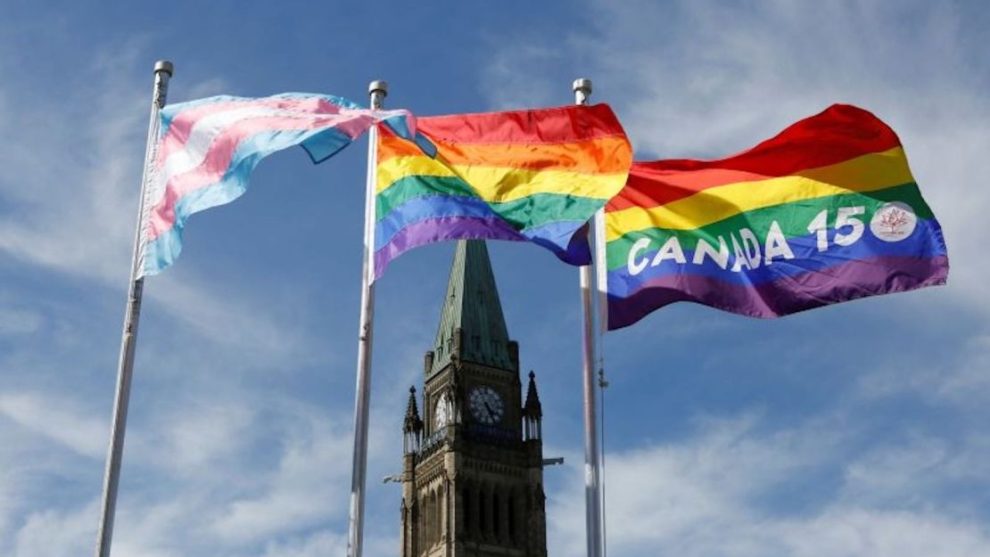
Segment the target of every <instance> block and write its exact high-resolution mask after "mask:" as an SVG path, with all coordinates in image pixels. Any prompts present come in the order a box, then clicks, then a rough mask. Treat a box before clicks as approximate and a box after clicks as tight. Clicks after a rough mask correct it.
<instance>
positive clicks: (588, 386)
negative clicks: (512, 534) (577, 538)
mask: <svg viewBox="0 0 990 557" xmlns="http://www.w3.org/2000/svg"><path fill="white" fill-rule="evenodd" d="M572 88H573V90H574V102H575V103H576V104H586V103H587V102H588V97H589V96H591V80H590V79H576V80H574V84H573V86H572ZM578 273H579V282H580V286H581V308H582V310H583V313H584V327H583V333H584V334H583V337H582V342H583V345H582V346H583V348H584V357H583V366H582V378H583V382H584V507H585V510H584V514H585V533H586V537H587V543H588V557H600V556H601V548H602V542H601V499H600V497H599V495H600V493H599V490H598V477H599V470H598V447H597V443H598V435H597V433H596V432H595V428H596V423H595V364H596V360H595V337H596V334H595V324H594V306H593V303H592V293H591V288H592V286H591V285H592V280H593V273H592V268H591V266H590V265H584V266H582V267H580V269H579V270H578Z"/></svg>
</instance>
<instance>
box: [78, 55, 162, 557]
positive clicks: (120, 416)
mask: <svg viewBox="0 0 990 557" xmlns="http://www.w3.org/2000/svg"><path fill="white" fill-rule="evenodd" d="M172 72H173V67H172V63H171V62H169V61H167V60H159V61H158V62H155V81H154V90H153V93H152V97H151V117H150V120H149V122H148V143H147V145H146V147H145V151H144V170H143V171H142V176H141V195H140V201H139V203H138V219H137V229H136V230H135V231H134V254H133V255H132V257H131V277H130V288H129V289H128V292H127V309H126V311H125V313H124V331H123V335H122V337H121V339H120V358H119V360H118V363H117V391H116V394H115V395H114V407H113V422H112V426H111V435H110V447H109V449H108V450H107V464H106V470H105V472H104V475H103V501H102V505H101V509H102V514H101V516H100V529H99V534H98V536H97V540H96V557H110V543H111V541H112V539H113V519H114V512H115V511H116V508H117V487H118V486H119V484H120V464H121V460H122V458H123V454H124V429H125V428H126V427H127V406H128V404H129V402H130V398H131V377H132V375H133V372H134V352H135V349H136V343H137V332H138V321H139V319H140V317H141V297H142V295H143V293H144V278H136V277H137V275H138V273H137V271H138V269H137V266H138V261H139V259H140V255H141V254H140V249H141V224H142V220H143V216H144V210H145V199H144V198H145V194H146V191H145V182H146V181H147V178H148V168H149V166H150V165H151V164H153V162H154V157H155V140H156V139H157V135H158V112H159V111H160V110H161V109H162V107H164V106H165V96H166V94H167V93H168V80H169V78H171V77H172Z"/></svg>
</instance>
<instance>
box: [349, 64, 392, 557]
mask: <svg viewBox="0 0 990 557" xmlns="http://www.w3.org/2000/svg"><path fill="white" fill-rule="evenodd" d="M387 94H388V84H387V83H385V82H384V81H372V82H371V83H369V84H368V96H369V97H370V98H371V108H373V109H378V108H381V107H382V104H383V103H382V101H383V100H384V98H385V95H387ZM377 147H378V130H377V127H376V126H372V127H371V129H370V130H369V131H368V174H367V176H368V178H367V182H366V183H365V194H364V257H363V262H362V265H361V323H360V327H359V329H358V358H357V387H356V390H355V395H354V461H353V463H352V465H351V502H350V511H349V517H348V530H347V556H348V557H361V549H362V547H361V546H362V538H363V536H364V495H365V491H364V490H365V484H366V483H367V482H366V478H365V476H366V473H367V468H368V411H369V405H370V398H371V344H372V343H371V341H372V333H373V332H374V317H375V282H374V280H375V265H374V262H375V259H374V258H375V179H376V169H377V164H376V160H375V159H376V158H377V153H378V149H377Z"/></svg>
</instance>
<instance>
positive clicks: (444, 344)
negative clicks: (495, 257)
mask: <svg viewBox="0 0 990 557" xmlns="http://www.w3.org/2000/svg"><path fill="white" fill-rule="evenodd" d="M457 329H461V331H462V332H461V335H462V336H461V349H460V358H461V360H462V361H467V362H475V363H479V364H485V365H490V366H492V367H500V368H504V369H511V367H512V359H511V357H510V355H509V333H508V331H507V330H506V327H505V318H504V317H503V316H502V303H501V302H500V301H499V299H498V289H497V288H496V286H495V275H494V274H493V273H492V263H491V260H489V258H488V248H487V247H486V246H485V242H484V241H483V240H460V241H458V242H457V250H456V251H455V252H454V264H453V265H452V266H451V268H450V280H449V282H448V283H447V296H446V298H445V299H444V302H443V309H442V310H441V311H440V328H439V329H437V340H436V342H435V343H434V345H433V351H434V356H433V366H432V369H431V370H430V373H431V374H432V373H434V372H437V371H439V370H441V369H443V367H444V366H446V365H447V364H448V363H450V355H451V353H452V352H453V351H454V349H455V348H456V347H455V343H456V342H457V341H456V340H455V339H454V335H455V331H456V330H457Z"/></svg>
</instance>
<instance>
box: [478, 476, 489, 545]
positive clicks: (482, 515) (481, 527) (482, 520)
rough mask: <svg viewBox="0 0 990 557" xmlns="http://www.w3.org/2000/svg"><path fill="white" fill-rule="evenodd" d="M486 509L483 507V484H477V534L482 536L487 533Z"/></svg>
mask: <svg viewBox="0 0 990 557" xmlns="http://www.w3.org/2000/svg"><path fill="white" fill-rule="evenodd" d="M487 510H488V509H487V508H486V507H485V488H484V486H479V488H478V534H480V536H481V537H484V536H485V534H487V533H488V521H487V520H486V519H487V518H488V513H487V512H486V511H487Z"/></svg>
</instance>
